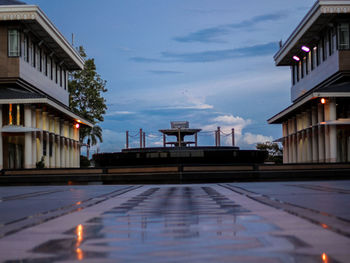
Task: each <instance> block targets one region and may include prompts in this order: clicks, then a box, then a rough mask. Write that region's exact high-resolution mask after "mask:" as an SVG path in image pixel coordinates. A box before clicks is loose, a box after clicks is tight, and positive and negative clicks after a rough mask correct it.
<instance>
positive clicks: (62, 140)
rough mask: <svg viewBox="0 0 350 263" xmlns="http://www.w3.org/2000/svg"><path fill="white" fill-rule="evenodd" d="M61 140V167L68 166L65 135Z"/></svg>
mask: <svg viewBox="0 0 350 263" xmlns="http://www.w3.org/2000/svg"><path fill="white" fill-rule="evenodd" d="M60 140H61V143H60V146H61V147H60V159H61V162H60V164H61V165H60V167H61V168H65V167H66V163H65V162H66V159H65V158H66V156H65V146H64V143H65V139H64V138H63V137H60Z"/></svg>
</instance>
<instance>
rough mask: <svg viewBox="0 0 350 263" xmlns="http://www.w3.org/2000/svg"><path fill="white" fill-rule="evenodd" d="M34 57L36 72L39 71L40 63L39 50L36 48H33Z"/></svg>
mask: <svg viewBox="0 0 350 263" xmlns="http://www.w3.org/2000/svg"><path fill="white" fill-rule="evenodd" d="M35 55H36V58H35V62H36V68H37V69H38V70H40V62H41V59H40V48H39V47H36V48H35Z"/></svg>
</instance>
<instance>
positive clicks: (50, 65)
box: [47, 57, 52, 80]
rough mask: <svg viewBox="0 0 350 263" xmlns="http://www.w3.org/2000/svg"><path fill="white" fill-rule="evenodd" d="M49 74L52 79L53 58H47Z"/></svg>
mask: <svg viewBox="0 0 350 263" xmlns="http://www.w3.org/2000/svg"><path fill="white" fill-rule="evenodd" d="M47 75H48V77H49V79H51V80H52V64H51V58H49V57H48V58H47Z"/></svg>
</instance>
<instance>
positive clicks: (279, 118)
mask: <svg viewBox="0 0 350 263" xmlns="http://www.w3.org/2000/svg"><path fill="white" fill-rule="evenodd" d="M339 97H340V98H342V97H350V92H341V91H340V92H337V91H336V90H333V91H332V92H330V91H315V92H313V93H311V94H309V95H308V96H306V97H305V98H303V99H302V100H300V101H298V102H296V103H294V104H292V105H290V106H289V107H287V108H286V109H284V110H283V111H281V112H280V113H278V114H276V115H275V116H273V117H272V118H270V119H268V120H267V122H268V123H269V124H279V123H282V122H283V120H284V119H285V118H286V117H287V116H288V115H290V114H292V113H293V112H295V111H297V110H298V108H299V107H301V106H303V105H304V104H305V103H307V102H309V101H310V100H313V99H317V98H339Z"/></svg>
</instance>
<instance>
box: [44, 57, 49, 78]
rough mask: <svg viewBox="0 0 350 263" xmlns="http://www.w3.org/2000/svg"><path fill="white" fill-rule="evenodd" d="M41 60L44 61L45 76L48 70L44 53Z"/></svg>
mask: <svg viewBox="0 0 350 263" xmlns="http://www.w3.org/2000/svg"><path fill="white" fill-rule="evenodd" d="M43 59H44V61H43V66H44V68H43V69H44V74H45V76H47V69H48V67H47V55H46V54H45V53H43Z"/></svg>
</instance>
